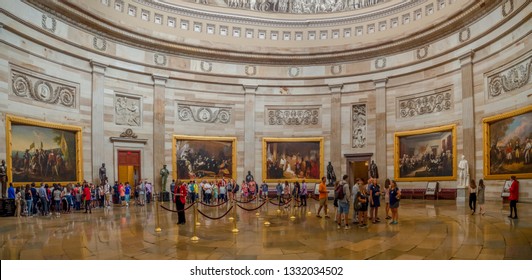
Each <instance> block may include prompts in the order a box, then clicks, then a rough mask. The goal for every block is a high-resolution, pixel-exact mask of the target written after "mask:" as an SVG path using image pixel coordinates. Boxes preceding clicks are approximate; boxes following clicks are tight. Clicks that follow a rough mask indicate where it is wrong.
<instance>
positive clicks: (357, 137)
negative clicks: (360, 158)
mask: <svg viewBox="0 0 532 280" xmlns="http://www.w3.org/2000/svg"><path fill="white" fill-rule="evenodd" d="M352 114H353V115H352V116H353V118H352V120H353V134H352V139H353V148H364V147H366V130H367V129H366V128H367V115H366V104H355V105H353V111H352Z"/></svg>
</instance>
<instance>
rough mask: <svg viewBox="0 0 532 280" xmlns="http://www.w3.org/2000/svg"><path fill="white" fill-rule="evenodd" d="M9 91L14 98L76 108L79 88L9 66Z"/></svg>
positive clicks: (75, 85) (72, 84)
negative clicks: (10, 90)
mask: <svg viewBox="0 0 532 280" xmlns="http://www.w3.org/2000/svg"><path fill="white" fill-rule="evenodd" d="M11 89H12V92H13V94H14V95H15V96H17V97H21V98H26V99H31V100H35V101H38V102H42V103H47V104H53V105H61V106H64V107H67V108H76V100H77V99H78V95H79V87H78V85H77V84H75V83H70V82H66V81H63V80H60V79H56V78H54V77H51V76H48V75H44V74H39V73H32V71H30V70H28V69H24V68H21V67H17V66H15V65H11Z"/></svg>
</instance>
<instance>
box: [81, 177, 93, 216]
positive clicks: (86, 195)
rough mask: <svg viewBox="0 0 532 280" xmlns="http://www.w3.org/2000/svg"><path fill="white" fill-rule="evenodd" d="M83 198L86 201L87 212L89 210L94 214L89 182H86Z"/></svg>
mask: <svg viewBox="0 0 532 280" xmlns="http://www.w3.org/2000/svg"><path fill="white" fill-rule="evenodd" d="M83 200H84V201H85V213H87V211H89V213H90V214H92V211H91V188H89V184H87V183H85V185H84V186H83Z"/></svg>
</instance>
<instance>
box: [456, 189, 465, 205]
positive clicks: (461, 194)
mask: <svg viewBox="0 0 532 280" xmlns="http://www.w3.org/2000/svg"><path fill="white" fill-rule="evenodd" d="M465 201H466V189H465V187H460V186H458V187H456V204H464V203H465Z"/></svg>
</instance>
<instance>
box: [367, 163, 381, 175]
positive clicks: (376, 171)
mask: <svg viewBox="0 0 532 280" xmlns="http://www.w3.org/2000/svg"><path fill="white" fill-rule="evenodd" d="M369 177H370V178H374V179H379V168H378V167H377V164H376V163H375V161H373V160H372V161H371V163H370V165H369Z"/></svg>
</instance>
